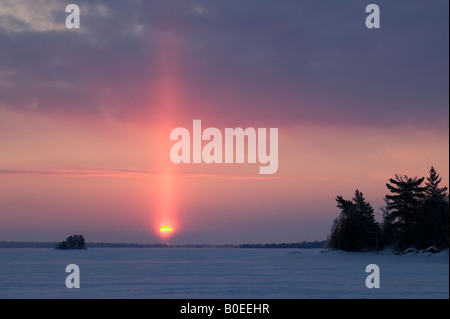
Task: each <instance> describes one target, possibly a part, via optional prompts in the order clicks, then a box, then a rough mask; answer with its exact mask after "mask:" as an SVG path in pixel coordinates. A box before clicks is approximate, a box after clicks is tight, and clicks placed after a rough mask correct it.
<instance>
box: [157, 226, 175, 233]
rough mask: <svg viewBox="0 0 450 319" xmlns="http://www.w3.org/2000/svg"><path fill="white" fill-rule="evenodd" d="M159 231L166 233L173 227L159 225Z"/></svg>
mask: <svg viewBox="0 0 450 319" xmlns="http://www.w3.org/2000/svg"><path fill="white" fill-rule="evenodd" d="M159 231H160V232H161V233H168V232H172V231H173V229H172V228H171V227H169V226H163V227H161V228H160V229H159Z"/></svg>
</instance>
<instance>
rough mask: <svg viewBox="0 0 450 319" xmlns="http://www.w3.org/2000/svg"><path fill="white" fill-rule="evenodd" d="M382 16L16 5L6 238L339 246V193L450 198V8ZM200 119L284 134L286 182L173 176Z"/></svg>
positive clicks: (232, 0)
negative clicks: (404, 182) (405, 191)
mask: <svg viewBox="0 0 450 319" xmlns="http://www.w3.org/2000/svg"><path fill="white" fill-rule="evenodd" d="M373 2H374V3H376V4H377V5H378V6H379V7H380V24H381V27H380V28H379V29H368V28H366V25H365V19H366V17H367V15H368V13H366V12H365V8H366V5H368V4H369V3H372V2H367V3H366V2H365V1H360V0H358V1H356V0H354V1H353V0H348V1H347V0H346V1H331V0H324V1H320V2H319V1H305V0H301V1H291V0H282V1H274V0H258V1H256V0H249V1H238V0H228V1H206V0H196V1H189V0H183V1H181V0H164V1H162V0H160V1H138V0H136V1H115V0H110V1H106V0H104V1H102V0H95V1H92V0H89V1H87V0H85V1H82V0H77V1H61V0H58V1H56V0H36V1H26V0H2V1H1V2H0V240H17V241H28V240H34V241H61V240H63V239H64V238H66V237H67V236H69V235H71V234H75V233H81V234H83V235H84V236H85V238H86V240H87V241H105V242H138V243H153V242H165V243H177V244H189V243H203V244H230V243H231V244H238V243H257V242H260V243H261V242H262V243H270V242H298V241H303V240H307V241H310V240H324V239H326V236H327V235H328V234H329V232H330V228H331V225H332V222H333V220H334V218H336V217H337V216H338V215H339V209H338V208H337V207H336V202H335V197H336V196H337V195H342V196H343V197H344V198H347V199H350V198H351V197H352V196H353V194H354V192H355V190H356V189H359V190H360V191H361V192H363V194H364V196H365V197H366V199H367V200H368V201H369V202H370V203H371V204H372V206H373V207H374V208H375V211H376V212H377V213H381V212H380V210H379V208H380V207H381V206H382V205H383V204H384V202H383V197H384V196H385V195H386V194H387V193H388V191H387V188H386V185H385V184H386V182H388V180H389V178H392V177H394V175H395V174H406V175H409V176H419V177H421V176H426V175H427V174H428V171H429V169H430V167H431V166H432V165H433V166H434V167H435V168H436V169H437V171H438V172H439V173H440V175H441V177H442V178H443V181H442V184H443V185H447V186H448V185H449V168H448V167H449V133H448V130H449V93H448V86H449V74H448V72H449V71H448V70H449V61H448V56H449V41H448V39H449V31H448V30H449V28H448V25H449V17H448V12H449V4H448V1H441V0H432V1H425V0H412V1H411V0H408V1H406V0H401V1H400V0H399V1H395V2H392V1H382V0H376V1H373ZM69 3H76V4H77V5H78V6H79V7H80V28H79V29H68V28H67V27H66V24H65V21H66V17H67V16H68V15H69V13H66V12H65V8H66V6H67V5H68V4H69ZM193 120H201V123H202V128H203V129H205V128H208V127H214V128H217V129H219V130H220V131H221V132H224V131H225V128H236V127H242V128H244V129H245V128H248V127H252V128H255V129H256V128H267V129H269V128H278V170H277V172H276V173H275V174H272V175H260V174H259V163H257V164H251V163H243V164H238V163H233V164H217V163H213V164H205V163H201V164H194V163H191V164H186V163H185V164H183V163H182V164H174V163H173V162H172V161H171V159H170V149H171V147H172V146H173V145H174V143H175V141H171V140H170V138H169V137H170V133H171V131H172V130H173V129H174V128H177V127H183V128H186V129H187V130H188V131H190V132H192V130H193ZM205 144H206V143H205V142H203V146H204V145H205ZM377 218H378V219H380V217H379V216H377ZM162 226H170V227H171V228H172V229H173V231H172V232H170V233H166V234H165V235H163V234H161V233H160V232H159V229H160V227H162Z"/></svg>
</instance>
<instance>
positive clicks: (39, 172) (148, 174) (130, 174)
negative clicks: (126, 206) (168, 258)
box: [0, 169, 277, 181]
mask: <svg viewBox="0 0 450 319" xmlns="http://www.w3.org/2000/svg"><path fill="white" fill-rule="evenodd" d="M0 175H26V176H33V175H36V176H53V177H73V178H77V177H106V178H132V179H135V178H152V177H155V176H171V177H176V178H213V179H219V180H236V181H239V180H274V179H277V177H276V176H259V175H230V174H212V173H201V172H199V173H185V172H161V171H158V172H157V171H152V170H135V169H0Z"/></svg>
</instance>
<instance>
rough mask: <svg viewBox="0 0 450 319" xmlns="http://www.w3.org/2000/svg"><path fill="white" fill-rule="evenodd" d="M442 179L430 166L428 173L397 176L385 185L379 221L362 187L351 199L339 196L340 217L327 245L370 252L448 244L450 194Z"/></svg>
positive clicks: (447, 245)
mask: <svg viewBox="0 0 450 319" xmlns="http://www.w3.org/2000/svg"><path fill="white" fill-rule="evenodd" d="M441 181H442V178H441V177H439V174H438V173H437V172H436V170H435V169H434V168H433V167H431V169H430V171H429V176H428V177H427V178H426V179H425V177H421V178H418V177H408V176H407V175H395V177H394V178H391V179H389V183H386V187H387V189H388V191H389V194H387V195H386V196H385V198H384V200H385V203H386V206H385V207H383V208H382V212H383V214H382V217H383V220H382V222H381V223H378V222H376V220H375V214H374V209H373V208H372V206H371V205H370V204H369V203H368V202H367V201H366V199H365V198H364V196H363V193H361V192H360V191H359V190H356V191H355V196H354V197H353V199H352V200H346V199H344V198H342V196H337V197H336V201H337V207H338V208H339V209H340V211H341V212H340V214H339V216H338V217H337V218H336V219H335V220H334V222H333V225H332V227H331V233H330V235H329V237H328V247H329V248H332V249H340V250H346V251H368V250H374V249H381V248H383V247H385V246H388V245H390V246H392V247H394V248H395V249H396V250H399V251H403V250H404V249H406V248H410V247H413V248H416V249H426V248H427V247H430V246H435V247H438V248H439V249H446V248H448V247H449V197H448V189H447V187H441V186H440V183H441Z"/></svg>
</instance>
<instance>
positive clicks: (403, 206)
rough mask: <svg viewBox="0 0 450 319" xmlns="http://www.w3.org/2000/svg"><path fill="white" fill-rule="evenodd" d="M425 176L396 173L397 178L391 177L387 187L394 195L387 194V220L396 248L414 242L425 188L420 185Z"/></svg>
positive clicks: (402, 247) (405, 246) (407, 245)
mask: <svg viewBox="0 0 450 319" xmlns="http://www.w3.org/2000/svg"><path fill="white" fill-rule="evenodd" d="M424 179H425V178H424V177H422V178H417V177H413V178H411V177H408V176H406V175H403V176H400V175H395V179H393V178H391V179H389V181H390V183H391V184H389V183H386V187H387V188H388V189H389V191H390V192H391V193H392V195H386V199H387V200H388V203H387V207H386V208H387V210H388V214H387V216H386V219H387V222H388V223H390V227H391V231H392V234H393V238H392V241H393V242H394V243H395V244H396V248H398V249H404V248H407V247H409V246H411V245H413V244H414V238H413V232H414V231H415V230H417V221H418V219H419V218H418V215H419V212H420V209H421V207H422V202H423V198H424V197H425V188H424V187H421V186H420V185H421V184H422V182H423V181H424Z"/></svg>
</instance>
